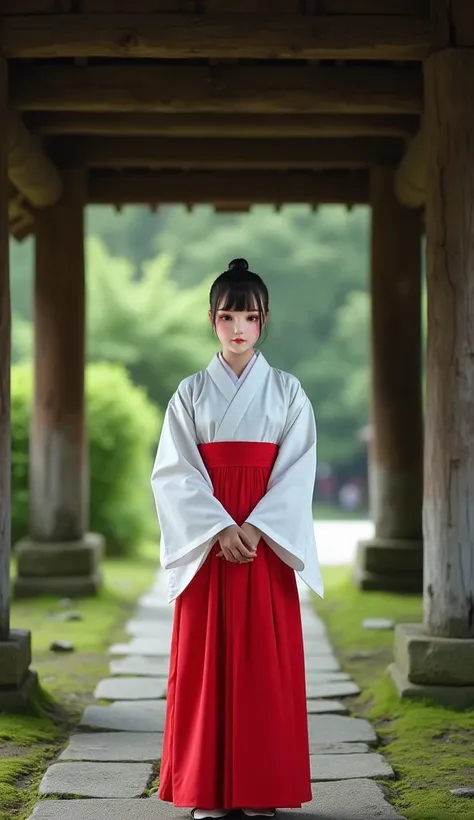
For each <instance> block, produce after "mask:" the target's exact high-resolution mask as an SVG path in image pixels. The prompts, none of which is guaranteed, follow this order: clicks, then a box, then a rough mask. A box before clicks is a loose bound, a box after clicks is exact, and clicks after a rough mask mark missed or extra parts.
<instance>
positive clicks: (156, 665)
mask: <svg viewBox="0 0 474 820" xmlns="http://www.w3.org/2000/svg"><path fill="white" fill-rule="evenodd" d="M109 668H110V673H111V674H112V675H143V676H145V677H152V678H159V677H164V678H166V677H168V672H169V658H144V657H142V656H141V655H128V657H125V658H117V659H114V660H112V661H111V662H110V664H109Z"/></svg>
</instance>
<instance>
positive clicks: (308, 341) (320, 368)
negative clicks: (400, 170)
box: [11, 205, 370, 555]
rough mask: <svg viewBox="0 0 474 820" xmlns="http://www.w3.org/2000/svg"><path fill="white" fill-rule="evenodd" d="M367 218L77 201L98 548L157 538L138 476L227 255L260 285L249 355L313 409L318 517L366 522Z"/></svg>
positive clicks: (21, 292) (115, 549)
mask: <svg viewBox="0 0 474 820" xmlns="http://www.w3.org/2000/svg"><path fill="white" fill-rule="evenodd" d="M369 219H370V212H369V209H368V208H367V207H356V208H353V209H352V210H347V209H346V208H345V207H343V206H324V207H321V208H319V209H318V210H317V211H314V210H312V209H311V208H310V207H309V206H305V205H298V206H295V205H290V206H285V207H282V208H281V209H280V210H279V211H277V210H275V209H274V208H273V207H267V206H256V207H254V208H252V209H251V210H250V211H248V212H245V213H225V212H224V213H218V212H216V211H215V210H214V209H213V208H211V207H207V206H200V207H195V208H193V209H187V208H186V207H184V206H183V207H181V206H180V207H170V208H161V209H160V210H159V211H156V212H152V211H151V210H149V209H147V208H141V207H136V206H133V207H127V208H124V209H123V210H122V211H121V212H117V211H115V210H114V209H113V208H109V207H98V206H91V207H88V209H87V221H86V228H87V232H86V260H87V268H86V270H87V371H86V394H87V412H88V433H89V462H90V477H91V488H90V529H91V530H92V531H94V532H100V533H103V534H104V535H105V536H106V540H107V550H108V552H109V554H116V555H120V554H127V553H130V552H133V550H134V546H135V545H136V544H137V543H139V542H140V541H143V539H145V538H148V537H150V536H151V537H155V536H156V527H157V525H156V520H155V512H154V509H153V507H152V503H151V494H150V489H149V475H150V470H151V464H152V459H153V456H154V452H155V449H156V444H157V440H158V436H159V431H160V425H161V420H162V417H163V412H164V409H165V408H166V404H167V401H168V400H169V398H170V396H171V394H172V393H173V391H174V389H175V388H176V386H177V384H178V383H179V381H180V380H181V379H182V378H184V377H185V376H187V375H190V374H191V373H193V372H195V371H196V370H199V369H201V368H203V367H205V366H206V365H207V364H208V362H209V360H210V358H211V357H212V355H213V353H214V352H215V350H217V349H218V345H217V342H216V340H215V339H214V338H213V335H212V332H211V329H210V327H209V325H208V320H207V309H208V295H209V289H210V286H211V283H212V281H213V279H214V278H215V277H216V275H218V274H219V273H220V272H221V271H222V270H224V269H225V268H226V267H227V263H228V262H229V260H230V259H232V258H233V257H236V256H244V257H246V258H247V259H248V260H249V263H250V267H251V269H252V270H254V271H256V272H257V273H259V274H260V275H261V276H262V278H263V279H264V280H265V282H266V284H267V286H268V288H269V291H270V310H271V319H270V323H269V327H268V334H267V338H266V339H265V341H264V342H263V344H262V345H261V349H262V352H263V353H264V355H265V356H266V358H267V359H268V361H269V362H270V364H272V365H274V366H276V367H279V368H281V369H283V370H288V371H290V372H291V373H294V374H295V375H296V376H297V377H298V378H299V379H300V380H301V382H302V384H303V386H304V388H305V390H306V392H307V394H308V396H309V398H310V400H311V402H312V404H313V407H314V411H315V414H316V419H317V424H318V435H319V445H318V460H319V466H318V478H317V485H316V488H315V499H314V501H315V519H316V520H317V519H318V518H319V519H320V520H328V519H344V518H346V519H350V520H354V519H360V521H361V523H363V522H364V525H365V524H367V521H366V519H367V517H368V498H367V445H368V442H369V440H370V424H369V367H370V365H369V333H370V300H369V295H368V291H367V288H368V278H369V268H368V265H369V229H370V222H369ZM33 253H34V246H33V242H31V241H30V240H26V241H25V242H23V243H22V244H18V243H17V242H15V241H12V245H11V284H12V309H13V339H12V345H13V349H12V362H13V367H12V426H13V487H12V499H13V521H12V526H13V533H12V536H13V538H12V540H13V543H15V542H16V541H17V540H18V539H19V538H21V537H22V536H23V535H25V534H26V532H27V530H28V470H27V463H28V427H29V409H30V406H31V395H32V366H31V365H32V362H31V357H32V350H33V315H32V305H33V298H32V297H33ZM65 275H66V272H65ZM364 532H365V531H364ZM351 533H352V535H351V542H352V543H353V541H354V535H355V533H354V532H353V530H352V531H351Z"/></svg>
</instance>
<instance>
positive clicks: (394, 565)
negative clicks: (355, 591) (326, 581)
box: [353, 537, 423, 594]
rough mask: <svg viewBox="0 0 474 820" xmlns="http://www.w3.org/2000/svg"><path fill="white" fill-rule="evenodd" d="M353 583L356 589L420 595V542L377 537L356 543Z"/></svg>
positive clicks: (421, 588) (421, 563) (421, 584)
mask: <svg viewBox="0 0 474 820" xmlns="http://www.w3.org/2000/svg"><path fill="white" fill-rule="evenodd" d="M353 581H354V584H355V585H356V586H357V587H358V588H359V589H365V590H380V591H384V592H412V593H419V594H421V592H422V590H423V541H422V540H421V539H420V540H417V539H403V538H377V537H375V538H373V539H371V540H369V541H359V542H358V544H357V555H356V561H355V565H354V572H353Z"/></svg>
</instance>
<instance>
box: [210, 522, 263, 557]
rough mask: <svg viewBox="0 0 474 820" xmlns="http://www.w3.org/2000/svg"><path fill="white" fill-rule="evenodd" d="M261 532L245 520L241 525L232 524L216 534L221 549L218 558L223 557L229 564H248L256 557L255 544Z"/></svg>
mask: <svg viewBox="0 0 474 820" xmlns="http://www.w3.org/2000/svg"><path fill="white" fill-rule="evenodd" d="M261 537H262V533H261V532H260V530H259V529H257V527H254V526H253V525H252V524H249V523H248V522H245V523H244V524H242V526H241V527H238V526H237V524H233V525H231V526H230V527H226V528H225V529H224V530H221V532H220V533H219V535H218V541H219V544H220V546H221V551H220V552H219V553H218V554H217V557H218V558H225V559H226V561H230V563H231V564H250V563H251V562H252V561H254V560H255V558H256V557H257V544H258V542H259V541H260V538H261Z"/></svg>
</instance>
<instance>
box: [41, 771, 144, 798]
mask: <svg viewBox="0 0 474 820" xmlns="http://www.w3.org/2000/svg"><path fill="white" fill-rule="evenodd" d="M153 776H154V774H153V766H151V765H150V764H149V763H83V762H81V763H54V764H53V765H52V766H50V767H49V769H48V771H47V772H46V774H45V775H44V777H43V779H42V781H41V784H40V788H39V793H40V794H43V795H60V796H64V797H65V796H66V795H74V796H81V797H101V798H106V797H109V798H119V797H141V796H142V794H144V792H145V791H146V789H147V788H148V784H149V783H150V782H151V780H152V779H153Z"/></svg>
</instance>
